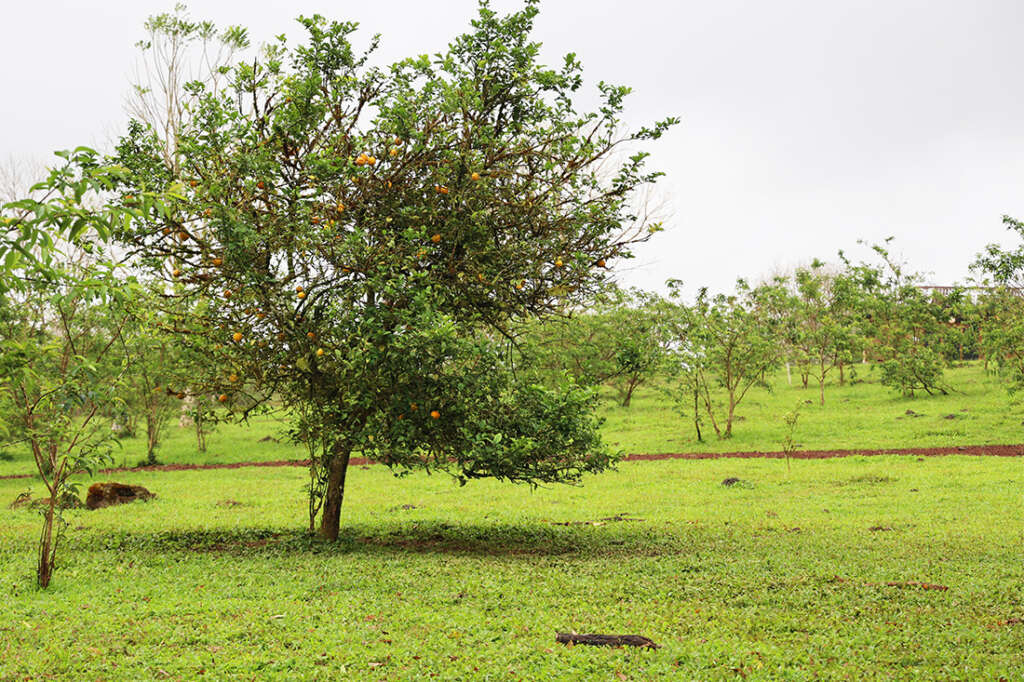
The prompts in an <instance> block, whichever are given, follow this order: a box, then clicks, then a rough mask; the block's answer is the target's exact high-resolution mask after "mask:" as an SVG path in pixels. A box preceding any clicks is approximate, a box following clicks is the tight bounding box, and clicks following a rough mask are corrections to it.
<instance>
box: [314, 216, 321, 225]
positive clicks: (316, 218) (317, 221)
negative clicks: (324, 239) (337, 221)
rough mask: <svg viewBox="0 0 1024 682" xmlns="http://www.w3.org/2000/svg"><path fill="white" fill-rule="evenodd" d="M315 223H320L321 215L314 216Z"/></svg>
mask: <svg viewBox="0 0 1024 682" xmlns="http://www.w3.org/2000/svg"><path fill="white" fill-rule="evenodd" d="M313 224H314V225H319V224H320V217H319V216H313Z"/></svg>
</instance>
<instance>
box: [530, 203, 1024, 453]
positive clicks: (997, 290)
mask: <svg viewBox="0 0 1024 682" xmlns="http://www.w3.org/2000/svg"><path fill="white" fill-rule="evenodd" d="M1006 222H1007V225H1008V226H1009V227H1010V228H1011V229H1013V230H1015V231H1018V232H1021V231H1022V228H1021V225H1020V224H1019V223H1016V222H1015V221H1013V220H1011V219H1009V218H1007V219H1006ZM871 248H872V251H873V253H874V255H875V259H874V260H873V261H867V262H856V263H855V262H853V261H851V260H849V259H848V258H847V257H846V255H845V254H842V253H840V255H839V259H838V263H837V264H835V265H831V266H829V265H826V264H824V263H822V262H820V261H815V262H814V263H812V264H810V265H809V266H807V267H801V268H797V269H796V270H795V271H794V272H792V273H791V274H788V275H784V276H777V277H774V278H772V279H771V280H770V281H768V282H766V283H763V284H760V285H757V286H750V285H749V284H748V283H747V282H745V281H743V280H740V281H738V282H737V285H736V293H735V294H732V295H711V294H709V293H708V291H707V290H705V289H702V290H700V291H699V292H698V293H697V295H696V297H695V298H694V299H693V300H692V301H689V302H686V301H684V300H683V297H682V293H681V292H682V285H681V283H680V282H670V283H669V291H670V293H669V296H667V297H660V296H657V295H654V294H651V293H647V292H639V291H630V292H624V291H621V290H617V289H613V290H612V291H611V292H609V293H607V294H606V295H605V296H603V297H602V299H601V301H600V304H599V305H597V306H595V307H594V308H591V309H589V310H587V311H583V312H580V313H578V314H572V315H568V316H566V318H565V319H563V320H562V321H561V323H559V324H548V325H535V326H534V327H533V328H531V329H529V331H528V332H527V333H526V334H525V335H524V336H523V337H522V338H521V339H520V343H519V349H520V352H521V353H522V355H523V357H524V358H525V359H526V360H528V364H529V365H531V366H533V367H535V368H536V371H538V372H539V376H540V377H541V378H542V380H553V379H557V378H558V377H561V376H563V375H570V376H571V377H572V378H573V379H574V380H575V381H576V382H578V383H580V384H584V385H605V386H608V387H610V388H612V389H614V391H615V393H616V394H617V396H618V400H619V402H620V404H621V405H622V406H624V407H628V406H629V404H630V400H631V398H632V395H633V392H634V390H635V389H636V388H637V386H639V385H641V384H643V383H644V382H649V381H650V382H653V383H656V384H657V386H658V387H659V389H661V390H663V391H667V392H668V393H669V394H670V395H672V397H673V398H674V400H675V401H676V403H677V404H678V405H679V407H680V410H681V411H682V412H684V414H687V415H692V418H693V423H694V427H695V429H696V432H697V437H698V438H702V432H701V425H702V424H710V427H711V428H712V430H713V431H714V432H715V433H716V434H717V435H718V436H719V437H722V438H728V437H730V436H731V435H732V429H733V424H734V421H735V416H736V408H737V406H738V405H739V404H740V403H741V401H742V400H743V399H744V397H745V396H746V395H747V393H748V392H749V391H750V389H751V388H753V387H755V386H763V387H769V388H770V383H769V380H770V379H772V378H773V374H774V372H775V371H777V370H779V369H780V368H781V367H783V366H785V368H786V372H787V375H788V376H789V380H790V382H793V381H794V375H795V379H796V380H797V381H799V382H800V383H801V384H802V385H803V387H804V388H810V387H814V388H815V389H816V391H817V399H818V402H819V403H820V404H822V405H824V404H825V397H826V396H825V387H826V385H827V384H828V383H829V382H830V381H833V382H835V383H838V384H839V385H840V386H841V385H843V384H845V383H847V382H848V381H849V380H850V379H851V378H852V376H853V375H854V374H855V373H856V372H857V371H858V368H859V367H861V366H862V365H864V364H867V363H870V365H871V367H872V368H874V369H877V372H878V380H879V382H880V383H881V384H883V385H885V386H888V387H890V388H892V389H893V390H895V391H898V392H900V393H901V394H902V395H905V396H908V397H913V396H914V395H916V394H918V393H927V394H934V393H946V392H947V391H948V390H951V387H950V386H948V385H947V384H946V383H945V382H944V380H943V371H944V369H945V368H946V367H948V366H949V365H951V364H952V363H955V362H962V361H964V360H968V359H975V358H979V357H981V358H984V360H985V362H986V365H987V366H988V365H991V366H992V367H993V369H996V370H998V372H999V373H1000V374H1001V375H1003V376H1006V377H1007V378H1009V379H1010V381H1011V388H1013V387H1018V386H1021V385H1024V298H1022V296H1021V289H1020V288H1019V287H1018V286H1017V284H1018V283H1017V282H1015V281H1013V280H1012V279H1010V278H1008V277H1007V276H1005V275H1004V274H1002V273H1003V272H1004V271H1005V272H1009V273H1014V274H1013V276H1017V273H1019V272H1020V271H1021V267H1022V265H1024V260H1022V261H1021V262H1019V263H1018V262H1014V261H1013V260H1012V259H1013V258H1015V257H1017V256H1016V253H1017V252H1007V251H1003V250H1002V249H1000V248H998V247H989V249H988V250H987V251H986V252H985V253H984V254H982V255H981V256H979V257H978V259H977V261H976V262H975V264H974V269H975V271H976V272H977V273H978V275H979V276H980V277H981V278H982V279H983V280H984V281H985V282H986V285H985V286H980V287H974V288H954V289H953V290H951V291H943V292H938V291H930V290H928V289H926V288H922V287H921V286H919V284H920V281H921V278H920V276H918V275H917V274H916V273H912V272H908V271H907V270H906V267H905V266H904V265H903V264H901V263H900V262H898V261H897V260H896V259H894V258H893V257H892V255H891V254H890V252H889V250H888V248H887V245H875V246H873V247H871ZM1007 261H1010V262H1009V263H1008V262H1007Z"/></svg>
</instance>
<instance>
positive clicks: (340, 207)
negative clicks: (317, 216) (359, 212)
mask: <svg viewBox="0 0 1024 682" xmlns="http://www.w3.org/2000/svg"><path fill="white" fill-rule="evenodd" d="M344 210H345V204H343V203H341V202H340V201H339V202H338V213H341V212H343V211H344Z"/></svg>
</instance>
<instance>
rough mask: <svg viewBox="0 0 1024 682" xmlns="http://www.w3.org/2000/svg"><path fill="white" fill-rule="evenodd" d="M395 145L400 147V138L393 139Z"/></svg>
mask: <svg viewBox="0 0 1024 682" xmlns="http://www.w3.org/2000/svg"><path fill="white" fill-rule="evenodd" d="M395 144H397V145H399V146H401V144H402V138H400V137H396V138H395Z"/></svg>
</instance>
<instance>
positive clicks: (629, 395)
mask: <svg viewBox="0 0 1024 682" xmlns="http://www.w3.org/2000/svg"><path fill="white" fill-rule="evenodd" d="M638 383H640V382H639V381H638V380H637V379H635V378H632V379H629V381H628V382H627V383H626V396H625V397H624V398H623V399H622V406H623V407H629V403H630V401H632V400H633V391H635V390H636V386H637V384H638Z"/></svg>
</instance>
